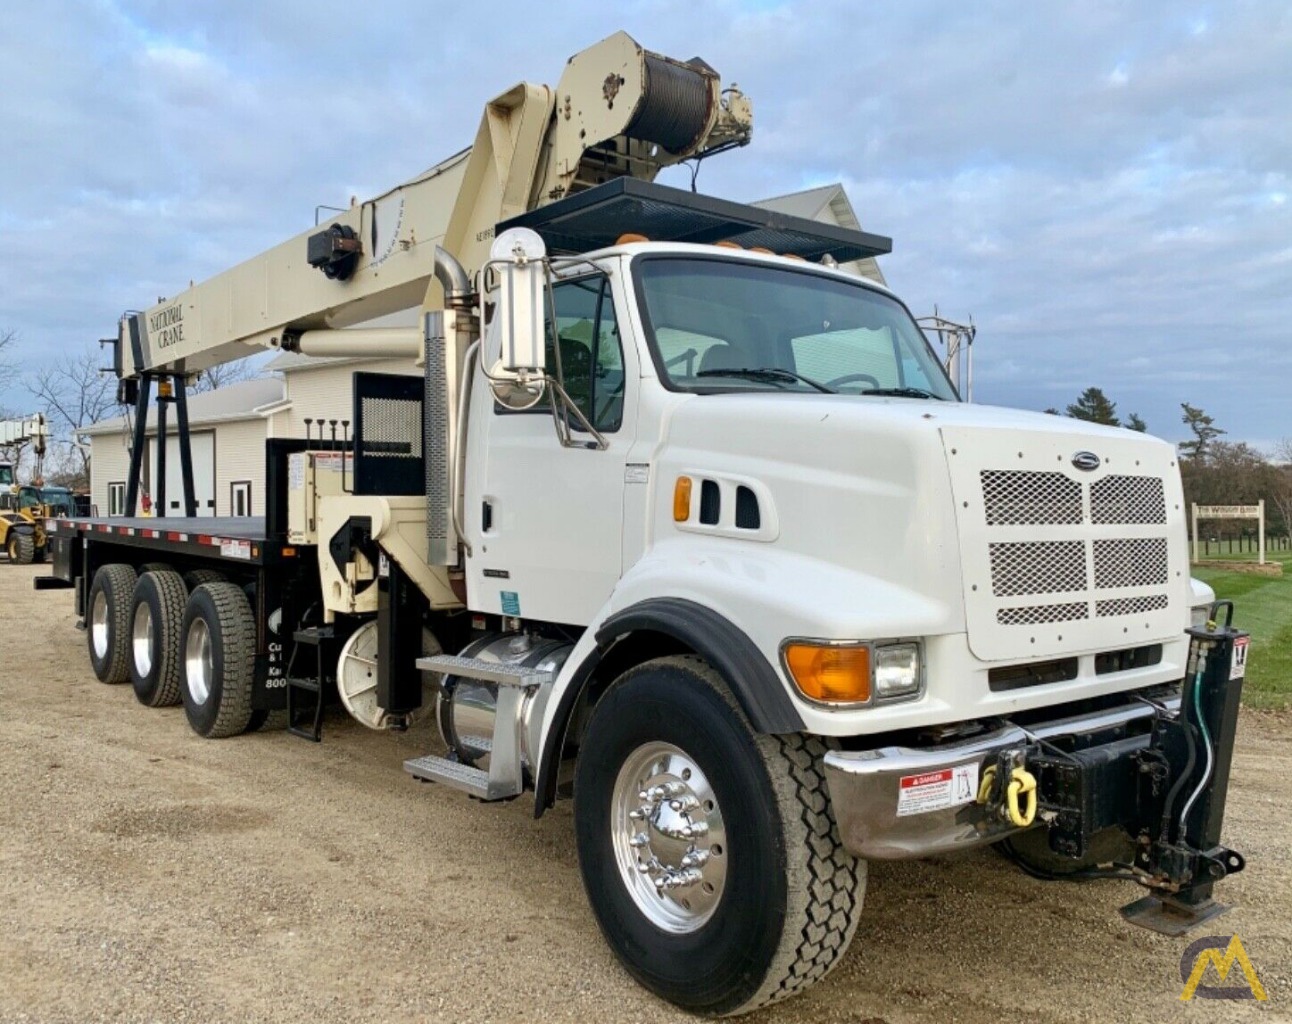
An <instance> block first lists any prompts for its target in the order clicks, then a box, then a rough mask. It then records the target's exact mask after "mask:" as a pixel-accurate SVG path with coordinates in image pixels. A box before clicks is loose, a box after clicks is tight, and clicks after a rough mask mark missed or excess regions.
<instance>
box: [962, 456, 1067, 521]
mask: <svg viewBox="0 0 1292 1024" xmlns="http://www.w3.org/2000/svg"><path fill="white" fill-rule="evenodd" d="M980 479H981V481H982V500H983V509H984V511H985V513H986V516H987V525H989V526H1016V525H1045V524H1060V525H1061V524H1068V523H1072V524H1075V523H1080V522H1081V516H1082V509H1081V484H1079V483H1077V482H1076V481H1075V480H1070V479H1068V478H1067V477H1066V476H1064V475H1063V474H1062V473H1034V472H1026V471H1020V470H1002V469H985V470H983V471H982V474H981V476H980Z"/></svg>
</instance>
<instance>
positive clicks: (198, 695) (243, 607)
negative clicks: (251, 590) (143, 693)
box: [180, 582, 256, 739]
mask: <svg viewBox="0 0 1292 1024" xmlns="http://www.w3.org/2000/svg"><path fill="white" fill-rule="evenodd" d="M181 636H182V638H183V646H182V647H181V648H180V650H181V651H182V652H183V653H182V657H183V671H182V679H183V684H182V685H181V687H180V694H181V696H182V697H183V699H184V712H185V714H186V715H187V716H188V724H189V725H191V726H192V727H193V731H194V732H195V733H197V734H198V735H199V736H205V737H207V738H208V739H222V738H224V737H226V736H237V735H239V734H240V733H242V732H245V731H246V729H247V726H248V725H249V724H250V723H251V688H252V681H253V678H254V675H255V655H256V622H255V618H254V617H253V616H252V614H251V606H250V605H249V604H248V603H247V598H246V595H245V594H243V592H242V588H241V587H239V586H237V585H236V584H234V583H226V582H221V583H204V584H202V586H200V587H198V588H197V589H196V590H194V591H193V593H192V594H190V595H189V598H188V607H187V608H185V609H184V625H183V631H182V633H181Z"/></svg>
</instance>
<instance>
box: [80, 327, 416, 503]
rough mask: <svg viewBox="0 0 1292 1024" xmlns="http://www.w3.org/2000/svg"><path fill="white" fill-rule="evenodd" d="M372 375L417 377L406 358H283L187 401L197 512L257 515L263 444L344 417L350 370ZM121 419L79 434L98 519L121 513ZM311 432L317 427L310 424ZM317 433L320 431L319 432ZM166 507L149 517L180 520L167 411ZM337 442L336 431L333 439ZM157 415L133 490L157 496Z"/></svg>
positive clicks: (125, 426)
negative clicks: (86, 444) (84, 440)
mask: <svg viewBox="0 0 1292 1024" xmlns="http://www.w3.org/2000/svg"><path fill="white" fill-rule="evenodd" d="M360 366H361V367H362V369H364V370H370V371H373V372H375V373H402V374H420V373H421V371H420V369H418V367H416V366H415V365H413V363H412V362H411V361H407V360H394V359H370V360H359V359H311V358H309V357H308V356H300V355H293V354H290V353H284V354H282V355H280V356H278V357H277V358H276V359H274V360H272V361H271V362H270V363H269V364H268V365H267V366H266V367H265V371H266V373H267V374H268V375H267V376H265V377H260V378H257V379H255V380H248V381H242V382H240V383H238V384H230V385H228V386H226V387H222V388H219V389H217V390H215V391H208V392H205V393H203V394H200V395H193V396H191V397H190V398H189V400H188V419H189V436H190V439H191V442H190V443H191V447H192V452H193V489H194V491H195V492H196V497H197V506H198V515H202V516H246V515H252V516H258V515H263V514H264V510H265V505H264V499H265V495H264V488H265V439H266V438H269V437H304V436H305V430H306V424H305V419H306V418H307V417H309V418H310V419H311V420H312V421H314V422H315V423H317V421H319V420H327V419H335V420H338V421H339V420H349V419H351V418H352V415H353V414H352V411H351V390H350V378H351V374H352V373H353V372H354V370H355V369H356V368H357V367H360ZM130 425H131V424H130V422H129V421H128V420H127V418H126V417H124V416H122V417H117V418H116V419H111V420H103V421H102V422H100V423H96V424H95V425H94V426H92V427H90V428H89V429H87V430H85V431H84V433H85V434H87V435H88V436H89V439H90V452H91V457H90V500H91V502H92V503H93V504H94V506H95V507H96V508H97V510H98V514H99V515H109V516H119V515H124V514H125V500H126V480H127V477H128V475H129V469H130V440H131V434H132V431H131V429H130ZM311 427H312V430H313V432H314V433H315V434H316V435H317V434H318V432H319V429H320V428H319V427H318V426H316V425H314V424H311ZM323 429H324V430H325V432H326V431H327V429H328V428H326V427H324V428H323ZM166 436H167V445H166V505H167V508H166V509H165V511H164V512H163V510H161V509H157V510H155V511H156V514H157V515H172V516H179V515H183V514H184V511H183V508H184V491H183V486H182V484H181V481H180V465H179V439H178V438H177V437H176V436H175V414H174V410H173V408H172V410H171V411H170V412H169V413H168V420H167V424H166ZM340 437H341V433H340V427H339V426H338V433H337V438H338V440H339V439H340ZM156 470H157V414H156V409H155V408H154V409H153V410H151V411H150V415H149V419H148V447H147V448H146V450H145V453H144V465H143V472H142V489H141V493H143V494H147V495H149V497H150V500H155V498H156V496H157V486H156V485H157V480H156Z"/></svg>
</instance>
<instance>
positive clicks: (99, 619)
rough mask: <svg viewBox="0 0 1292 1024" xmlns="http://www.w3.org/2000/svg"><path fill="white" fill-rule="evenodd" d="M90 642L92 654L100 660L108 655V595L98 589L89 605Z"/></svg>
mask: <svg viewBox="0 0 1292 1024" xmlns="http://www.w3.org/2000/svg"><path fill="white" fill-rule="evenodd" d="M90 643H92V644H93V645H94V656H95V657H96V658H98V659H99V660H100V661H102V660H103V659H104V658H106V657H107V656H108V596H107V595H106V594H105V593H104V592H103V591H102V590H100V591H99V592H98V593H97V594H95V595H94V603H93V604H91V605H90Z"/></svg>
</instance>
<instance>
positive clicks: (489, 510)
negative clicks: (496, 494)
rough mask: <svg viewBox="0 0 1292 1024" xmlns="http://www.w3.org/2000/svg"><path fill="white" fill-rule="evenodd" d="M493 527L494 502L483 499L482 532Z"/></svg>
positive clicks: (481, 505)
mask: <svg viewBox="0 0 1292 1024" xmlns="http://www.w3.org/2000/svg"><path fill="white" fill-rule="evenodd" d="M492 529H493V502H491V501H482V502H481V503H480V530H481V532H482V533H488V532H489V531H490V530H492Z"/></svg>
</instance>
